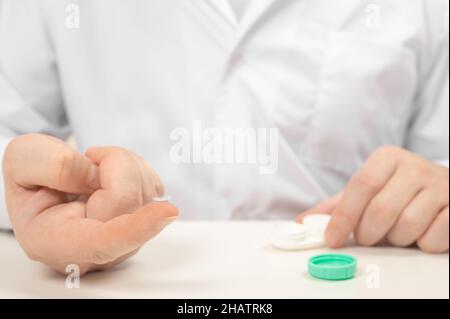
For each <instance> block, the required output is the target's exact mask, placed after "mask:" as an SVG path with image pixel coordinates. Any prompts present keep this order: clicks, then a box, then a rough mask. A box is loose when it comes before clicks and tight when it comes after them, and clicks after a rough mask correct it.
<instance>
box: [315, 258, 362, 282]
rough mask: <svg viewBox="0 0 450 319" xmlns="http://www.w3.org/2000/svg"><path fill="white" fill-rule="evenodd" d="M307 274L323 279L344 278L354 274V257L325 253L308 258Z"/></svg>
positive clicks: (351, 276)
mask: <svg viewBox="0 0 450 319" xmlns="http://www.w3.org/2000/svg"><path fill="white" fill-rule="evenodd" d="M308 271H309V274H310V275H311V276H313V277H315V278H319V279H324V280H346V279H351V278H353V277H354V276H355V274H356V258H355V257H353V256H350V255H342V254H325V255H318V256H314V257H311V258H310V259H309V260H308Z"/></svg>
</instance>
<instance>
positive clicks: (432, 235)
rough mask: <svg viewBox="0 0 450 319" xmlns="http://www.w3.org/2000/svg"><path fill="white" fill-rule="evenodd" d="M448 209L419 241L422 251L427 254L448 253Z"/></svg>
mask: <svg viewBox="0 0 450 319" xmlns="http://www.w3.org/2000/svg"><path fill="white" fill-rule="evenodd" d="M448 215H449V209H448V207H447V208H446V209H444V210H443V211H442V212H441V213H440V214H439V215H438V216H437V217H436V219H435V220H434V222H433V223H432V224H431V226H430V227H429V228H428V230H427V231H426V232H425V234H424V235H423V236H422V237H421V238H420V239H419V240H418V241H417V245H418V246H419V248H420V249H422V250H423V251H424V252H427V253H435V254H439V253H445V252H448V236H449V230H448V227H449V226H448V225H449V224H448V219H449V216H448Z"/></svg>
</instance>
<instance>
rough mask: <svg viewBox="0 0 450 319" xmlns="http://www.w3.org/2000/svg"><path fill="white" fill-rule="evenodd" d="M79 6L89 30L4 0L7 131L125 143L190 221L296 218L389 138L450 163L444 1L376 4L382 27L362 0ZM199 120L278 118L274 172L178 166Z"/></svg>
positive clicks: (57, 6)
mask: <svg viewBox="0 0 450 319" xmlns="http://www.w3.org/2000/svg"><path fill="white" fill-rule="evenodd" d="M406 2H407V3H406ZM74 3H78V5H79V9H80V28H79V29H73V28H68V27H67V26H66V25H65V24H64V22H65V21H64V19H62V17H63V16H64V14H67V13H66V9H67V7H66V4H67V2H66V1H57V2H55V1H53V0H21V1H17V0H4V7H3V9H2V13H3V15H2V16H1V18H0V20H1V21H0V22H1V23H2V26H1V33H0V55H1V73H2V80H1V81H0V134H2V136H4V139H2V141H7V140H8V139H9V138H11V137H12V136H14V135H17V134H23V133H30V132H41V133H47V134H52V135H55V136H58V137H61V138H65V137H66V136H67V135H68V134H70V132H73V133H74V134H75V136H76V139H77V144H78V145H79V146H80V147H81V150H85V149H86V148H88V147H89V146H94V145H119V146H123V147H127V148H130V149H132V150H134V151H136V152H137V153H139V154H141V155H142V156H144V157H145V158H146V159H147V160H148V161H149V162H150V163H151V165H152V166H153V167H154V168H155V169H156V171H157V172H158V173H159V174H160V176H161V177H162V179H163V181H164V182H165V186H166V189H167V193H168V194H170V195H171V196H172V201H173V202H174V203H175V204H177V205H178V206H179V208H180V210H181V217H182V218H189V219H204V218H206V219H226V218H235V219H253V218H257V219H281V218H293V217H294V216H295V215H296V214H297V213H298V212H300V211H302V210H304V209H306V208H309V207H311V206H312V205H314V204H316V203H317V202H318V201H320V200H322V199H324V198H325V197H327V196H329V195H332V194H334V193H336V192H337V191H339V190H341V189H342V187H344V185H345V184H346V182H347V181H348V179H349V178H350V176H351V175H352V174H353V173H354V172H355V171H356V170H357V169H358V168H359V167H360V165H361V164H362V163H363V162H364V161H365V160H366V159H367V157H368V156H369V155H370V154H371V153H372V152H373V151H374V150H375V149H377V148H378V147H380V146H382V145H386V144H391V145H398V146H402V147H405V148H407V149H409V150H411V151H413V152H416V153H418V154H420V155H422V156H424V157H425V158H427V159H429V160H432V161H441V162H448V158H449V122H448V117H449V114H448V113H449V108H448V66H449V64H448V21H447V20H448V18H447V17H446V12H448V10H446V8H445V6H448V2H447V1H446V0H407V1H406V0H405V1H391V0H380V1H377V5H378V6H379V11H380V12H381V16H380V17H381V19H380V22H381V23H380V25H377V24H376V23H375V24H374V21H375V22H376V21H377V19H374V16H371V15H373V14H374V11H373V10H367V9H368V8H367V6H366V2H364V1H346V2H345V4H344V3H341V1H329V0H309V1H308V0H304V1H297V0H279V1H278V0H255V1H253V2H252V3H251V5H250V6H249V7H248V8H247V10H248V11H247V12H246V14H245V17H244V18H243V19H242V21H241V24H240V26H239V29H238V30H237V29H236V28H234V27H232V26H229V24H227V23H226V22H224V19H223V16H221V15H220V14H217V13H214V10H213V8H212V6H205V5H204V2H203V1H194V0H192V1H179V0H165V1H147V0H135V1H132V2H130V1H121V0H107V1H106V0H95V1H92V0H90V1H87V0H85V1H83V0H80V1H77V2H74ZM369 9H370V8H369ZM372 9H373V8H372ZM375 14H376V10H375ZM375 18H376V16H375ZM195 121H200V122H201V123H202V125H203V126H204V127H223V128H224V127H238V128H248V127H255V128H258V127H259V128H271V127H276V128H279V132H280V145H279V157H278V160H279V162H278V171H277V172H276V174H271V175H261V174H260V173H259V171H258V169H257V167H255V166H252V165H242V164H235V165H231V164H230V165H213V164H210V165H206V164H205V165H202V164H176V163H174V162H173V161H171V160H170V157H169V153H170V150H171V147H172V146H173V144H174V141H171V140H170V139H169V137H170V134H171V133H172V132H173V131H174V130H176V129H177V128H187V129H188V130H189V131H192V129H191V128H192V127H193V123H194V122H195ZM1 145H2V147H3V145H4V143H3V142H2V143H1ZM43 151H45V150H43ZM1 193H3V191H1ZM2 213H5V212H4V211H2Z"/></svg>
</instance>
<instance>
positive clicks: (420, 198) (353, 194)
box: [298, 147, 449, 253]
mask: <svg viewBox="0 0 450 319" xmlns="http://www.w3.org/2000/svg"><path fill="white" fill-rule="evenodd" d="M448 201H449V169H448V168H445V167H441V166H438V165H435V164H433V163H431V162H429V161H426V160H424V159H422V158H420V157H418V156H417V155H414V154H412V153H410V152H408V151H405V150H403V149H400V148H397V147H383V148H381V149H379V150H378V151H376V152H375V153H374V154H373V155H372V156H371V157H370V158H369V160H368V161H367V162H366V163H365V164H364V165H363V167H362V168H361V169H360V170H359V171H358V172H357V173H356V174H355V175H354V176H353V177H352V179H351V180H350V182H349V184H348V185H347V187H346V188H345V189H344V191H343V192H342V193H340V194H338V195H336V196H335V197H333V198H331V199H329V200H327V201H325V202H323V203H320V204H319V205H318V206H316V207H314V208H313V209H311V210H309V211H307V212H304V213H303V214H301V215H300V216H299V217H298V220H299V221H300V220H301V219H303V217H304V216H305V215H308V214H316V213H331V214H332V218H331V221H330V224H329V226H328V228H327V231H326V240H327V242H328V245H329V246H330V247H340V246H342V245H343V244H344V243H345V241H346V240H347V238H348V237H349V235H350V234H351V233H352V232H353V233H354V236H355V239H356V241H357V242H358V243H359V244H361V245H364V246H372V245H376V244H378V243H379V242H380V241H382V240H384V239H386V240H387V241H388V242H389V243H390V244H392V245H394V246H399V247H406V246H410V245H412V244H415V243H416V244H417V245H418V247H419V248H420V249H422V250H423V251H425V252H429V253H444V252H447V251H448V249H449V203H448Z"/></svg>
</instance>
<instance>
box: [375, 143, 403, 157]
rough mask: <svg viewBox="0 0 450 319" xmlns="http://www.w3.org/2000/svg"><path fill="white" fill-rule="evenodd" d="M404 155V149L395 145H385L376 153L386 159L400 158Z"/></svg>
mask: <svg viewBox="0 0 450 319" xmlns="http://www.w3.org/2000/svg"><path fill="white" fill-rule="evenodd" d="M403 153H404V150H403V149H402V148H400V147H398V146H393V145H384V146H381V147H380V148H378V149H377V150H376V151H375V155H377V156H380V157H384V158H399V157H400V156H402V154H403Z"/></svg>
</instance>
